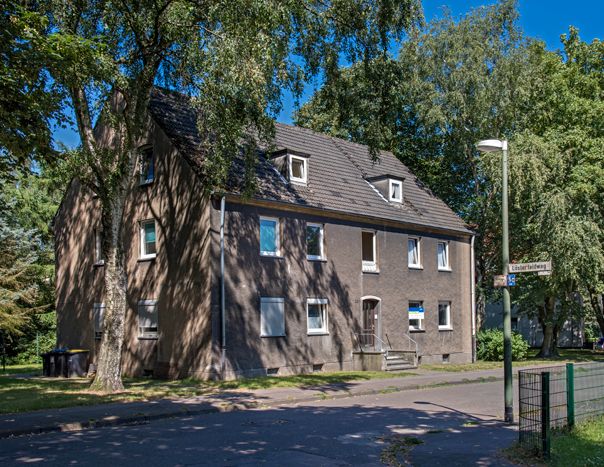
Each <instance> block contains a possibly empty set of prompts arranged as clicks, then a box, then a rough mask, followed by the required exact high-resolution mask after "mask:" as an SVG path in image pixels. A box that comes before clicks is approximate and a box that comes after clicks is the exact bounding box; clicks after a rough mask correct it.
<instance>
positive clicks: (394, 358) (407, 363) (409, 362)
mask: <svg viewBox="0 0 604 467" xmlns="http://www.w3.org/2000/svg"><path fill="white" fill-rule="evenodd" d="M413 368H417V355H416V353H415V351H409V350H387V351H386V352H385V353H384V364H383V369H384V370H385V371H400V370H410V369H413Z"/></svg>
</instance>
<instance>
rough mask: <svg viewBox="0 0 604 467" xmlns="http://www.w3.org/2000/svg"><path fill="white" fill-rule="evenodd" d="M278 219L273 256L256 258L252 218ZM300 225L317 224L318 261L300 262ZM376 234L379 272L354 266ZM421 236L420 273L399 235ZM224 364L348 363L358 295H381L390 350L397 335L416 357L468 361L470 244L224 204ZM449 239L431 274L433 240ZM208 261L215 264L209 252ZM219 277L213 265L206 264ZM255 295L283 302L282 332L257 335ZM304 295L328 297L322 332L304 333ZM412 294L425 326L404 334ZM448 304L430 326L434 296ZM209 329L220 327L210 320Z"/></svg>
mask: <svg viewBox="0 0 604 467" xmlns="http://www.w3.org/2000/svg"><path fill="white" fill-rule="evenodd" d="M260 215H265V216H272V217H280V218H281V227H282V252H283V256H282V257H281V258H274V257H263V256H261V255H260V254H259V216H260ZM306 222H319V223H324V224H325V254H326V260H325V261H321V262H317V261H308V260H307V259H306V252H305V248H306V247H305V225H306ZM212 225H213V229H212V231H213V235H214V239H213V241H212V244H213V245H217V244H218V233H217V232H218V228H219V210H218V205H217V204H215V205H214V206H213V209H212ZM368 228H369V229H375V230H376V231H377V250H378V267H379V272H378V273H363V272H362V269H361V231H362V230H363V229H368ZM409 235H413V236H419V237H421V249H422V262H423V269H421V270H410V269H409V268H408V267H407V237H408V236H409ZM225 236H226V238H225V248H226V258H225V263H226V276H225V277H226V316H227V318H226V326H227V349H226V360H225V364H226V367H227V373H228V374H229V375H230V376H236V375H241V374H264V373H265V372H266V369H267V368H279V373H290V372H298V371H310V370H311V369H312V366H313V365H322V367H323V369H342V370H346V369H350V368H352V351H353V350H354V349H355V337H354V333H357V332H360V326H361V306H362V304H361V299H362V297H365V296H375V297H379V298H380V299H381V337H382V339H384V340H386V339H388V340H389V341H390V343H391V345H392V347H393V348H407V347H408V341H407V339H406V337H405V335H409V336H411V338H413V339H414V340H416V341H417V342H418V345H419V354H420V356H421V362H424V363H426V362H441V361H442V360H443V355H449V361H451V362H464V361H469V360H470V359H471V304H470V240H469V238H465V239H460V238H454V237H446V236H441V237H439V236H435V235H423V234H422V233H421V232H413V231H404V230H397V229H393V228H390V227H384V226H379V225H363V224H358V223H354V222H346V221H335V220H333V219H330V218H327V217H312V216H309V215H307V214H302V213H291V212H284V211H277V210H271V209H266V208H260V207H255V206H252V205H243V204H235V203H227V213H226V221H225ZM439 239H444V240H448V241H450V247H449V248H450V262H451V271H450V272H443V271H438V270H437V254H436V248H437V246H436V245H437V241H438V240H439ZM212 251H213V263H214V265H216V264H218V252H219V250H218V249H217V248H214V249H213V250H212ZM214 277H216V278H218V269H217V268H216V267H215V268H214ZM212 297H213V299H212V310H213V317H214V323H219V322H220V306H219V297H220V295H219V290H218V281H216V282H214V286H213V288H212ZM260 297H283V298H284V299H285V327H286V336H285V337H260ZM307 298H326V299H328V300H329V307H328V314H329V335H324V336H314V335H307V318H306V300H307ZM410 300H421V301H423V302H424V308H425V309H426V316H425V320H426V323H425V331H422V332H409V329H408V322H409V320H408V302H409V301H410ZM441 300H442V301H450V302H451V319H452V327H453V329H452V330H451V331H439V329H438V302H439V301H441ZM214 329H215V335H217V334H216V333H218V331H219V324H215V328H214Z"/></svg>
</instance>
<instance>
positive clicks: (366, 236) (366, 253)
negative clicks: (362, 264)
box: [362, 232, 375, 262]
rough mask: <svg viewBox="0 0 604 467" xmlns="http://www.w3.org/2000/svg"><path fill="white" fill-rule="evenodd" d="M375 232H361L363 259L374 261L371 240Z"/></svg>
mask: <svg viewBox="0 0 604 467" xmlns="http://www.w3.org/2000/svg"><path fill="white" fill-rule="evenodd" d="M374 237H375V234H374V233H373V232H363V233H362V243H363V261H371V262H374V261H375V257H374V256H373V241H374Z"/></svg>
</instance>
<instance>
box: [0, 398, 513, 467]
mask: <svg viewBox="0 0 604 467" xmlns="http://www.w3.org/2000/svg"><path fill="white" fill-rule="evenodd" d="M349 401H350V400H349ZM317 405H318V404H317ZM423 405H426V408H425V410H418V409H416V408H400V409H397V408H392V407H384V406H376V405H372V404H370V403H368V404H355V405H350V402H348V403H345V402H339V401H329V404H323V405H321V406H313V404H308V405H305V406H298V407H281V408H273V409H268V410H250V411H241V412H231V413H222V414H207V415H203V416H197V417H183V418H175V419H170V420H161V421H156V422H152V423H147V424H144V425H136V426H120V427H114V428H102V429H94V430H87V431H81V432H77V433H71V434H68V433H55V434H48V435H40V436H36V437H21V438H14V439H8V440H3V449H2V454H0V463H1V464H2V465H14V464H25V463H27V464H36V463H39V464H44V465H108V464H111V465H115V466H117V465H146V466H151V465H189V464H195V465H225V466H226V465H229V466H230V465H259V464H263V465H283V466H308V465H328V466H332V465H333V466H335V465H351V464H365V465H382V464H383V462H386V463H389V462H390V463H393V462H394V461H396V462H404V460H405V459H407V460H408V461H410V463H411V464H412V465H431V466H434V465H443V464H446V465H449V466H450V465H506V463H505V461H504V460H503V459H501V458H499V457H498V455H497V451H498V450H499V449H500V448H502V447H506V446H508V445H510V444H511V443H512V442H513V441H514V439H515V436H516V432H515V431H514V429H513V428H509V427H506V426H504V425H502V424H501V423H499V422H497V421H495V420H493V419H486V420H485V419H484V417H483V416H481V415H479V414H473V413H464V412H462V411H458V410H455V409H451V408H447V407H443V406H439V405H438V404H432V403H428V404H426V403H423ZM409 440H411V441H410V442H409ZM393 455H394V458H393V457H392V456H393ZM393 459H394V461H393Z"/></svg>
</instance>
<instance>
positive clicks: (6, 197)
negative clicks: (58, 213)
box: [0, 174, 60, 353]
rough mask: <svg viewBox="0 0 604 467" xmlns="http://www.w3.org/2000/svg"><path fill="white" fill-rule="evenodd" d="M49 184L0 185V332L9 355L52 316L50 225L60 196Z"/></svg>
mask: <svg viewBox="0 0 604 467" xmlns="http://www.w3.org/2000/svg"><path fill="white" fill-rule="evenodd" d="M48 182H49V181H48V179H46V178H45V177H44V176H42V175H19V174H17V175H15V176H14V177H13V179H11V180H8V181H2V182H1V183H0V206H1V207H0V331H1V332H2V335H3V337H4V341H5V342H8V344H9V346H10V347H12V348H13V350H15V348H16V347H17V344H16V343H17V341H18V340H19V339H21V338H22V336H23V335H24V334H26V333H29V332H30V331H34V333H35V329H37V328H38V327H40V326H39V325H40V323H43V326H42V327H46V323H45V322H46V321H47V320H46V319H44V318H41V315H43V314H46V313H49V312H52V311H53V310H54V288H53V285H54V284H53V280H52V279H53V276H54V274H53V271H54V257H53V252H52V234H51V232H50V230H49V223H50V220H51V218H52V216H53V214H54V212H55V210H56V208H57V206H58V198H59V193H60V191H59V190H57V189H56V188H54V187H49V183H48ZM13 353H14V352H13Z"/></svg>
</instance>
